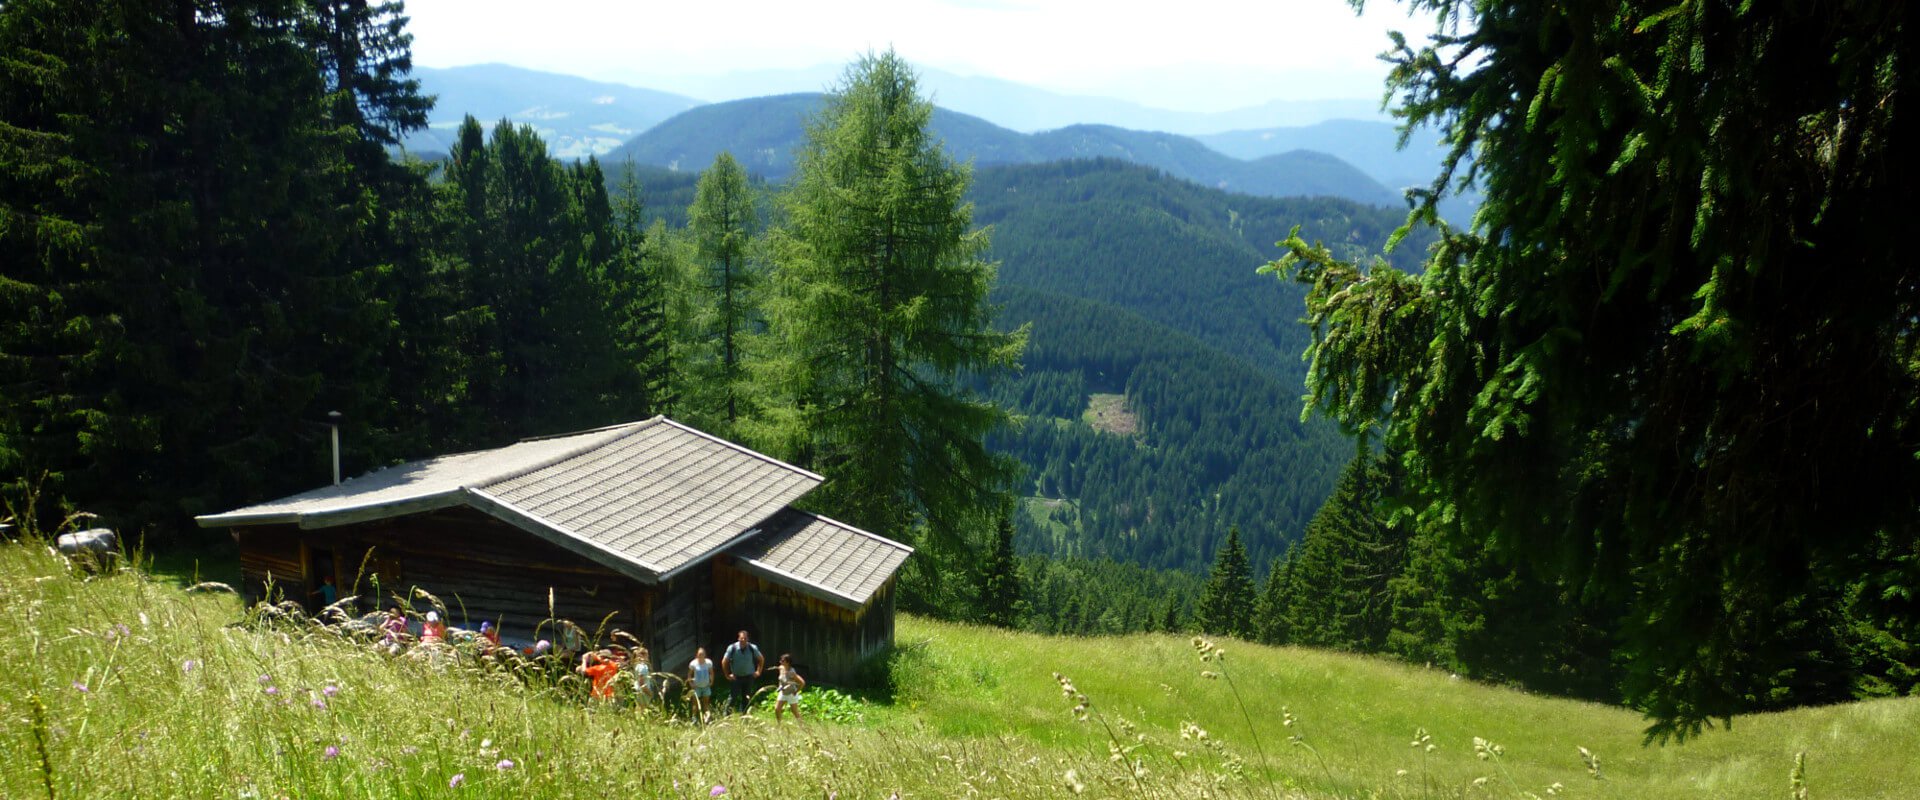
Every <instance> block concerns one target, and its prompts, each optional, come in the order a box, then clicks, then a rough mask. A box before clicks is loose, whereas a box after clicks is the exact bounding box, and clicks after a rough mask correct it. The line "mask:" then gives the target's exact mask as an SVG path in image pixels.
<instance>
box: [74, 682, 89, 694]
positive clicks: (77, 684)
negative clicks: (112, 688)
mask: <svg viewBox="0 0 1920 800" xmlns="http://www.w3.org/2000/svg"><path fill="white" fill-rule="evenodd" d="M73 688H75V689H79V690H80V691H83V692H84V691H87V685H86V684H84V683H81V682H79V681H74V682H73Z"/></svg>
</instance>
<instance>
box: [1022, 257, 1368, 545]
mask: <svg viewBox="0 0 1920 800" xmlns="http://www.w3.org/2000/svg"><path fill="white" fill-rule="evenodd" d="M997 297H998V299H1001V300H1002V301H1003V303H1004V305H1003V306H1002V310H1001V314H1000V318H1001V320H1002V323H1001V324H1002V325H1004V326H1014V325H1019V324H1023V323H1031V324H1032V326H1033V329H1032V333H1031V338H1030V340H1029V341H1030V342H1031V343H1032V344H1031V346H1030V348H1029V350H1028V353H1027V355H1026V359H1025V360H1026V368H1025V371H1024V373H1023V375H1022V377H1021V379H1019V380H1017V381H998V382H995V383H993V384H992V385H991V387H990V396H991V397H993V398H995V399H996V400H998V401H999V402H1001V403H1004V404H1007V405H1008V406H1009V407H1011V408H1013V409H1014V410H1015V411H1016V412H1017V413H1019V414H1021V415H1024V416H1025V421H1024V423H1023V424H1021V425H1019V426H1017V427H1015V428H1012V429H1009V430H1006V431H1002V432H1000V433H997V434H995V435H994V436H993V438H992V440H991V443H992V445H993V447H994V448H995V449H996V450H999V451H1000V452H1004V453H1007V454H1009V455H1012V456H1014V457H1016V458H1019V459H1020V460H1021V462H1022V463H1024V464H1026V466H1027V479H1028V481H1029V488H1028V489H1027V490H1026V493H1027V494H1030V495H1036V496H1039V497H1045V498H1054V499H1056V500H1057V501H1059V502H1057V503H1056V506H1057V508H1058V510H1056V511H1054V512H1052V513H1050V514H1048V515H1045V516H1046V517H1047V519H1049V520H1050V521H1051V523H1053V524H1049V525H1045V526H1042V525H1038V524H1036V520H1034V519H1030V518H1027V517H1023V518H1022V520H1021V521H1020V523H1019V524H1020V533H1019V541H1020V546H1021V548H1022V549H1023V551H1028V552H1043V553H1051V554H1054V555H1062V556H1076V557H1081V558H1111V559H1115V560H1120V561H1128V562H1133V563H1137V564H1141V565H1143V566H1149V567H1154V568H1160V569H1182V570H1187V571H1189V572H1193V573H1196V574H1199V573H1200V572H1201V571H1203V570H1205V569H1206V568H1207V566H1208V565H1209V564H1210V563H1211V560H1212V553H1211V552H1210V551H1209V550H1208V542H1209V540H1211V539H1213V538H1214V537H1216V536H1218V535H1219V531H1221V530H1224V529H1226V528H1227V527H1228V526H1229V525H1236V524H1237V525H1239V526H1240V529H1241V534H1242V539H1243V543H1244V545H1245V546H1246V548H1247V550H1248V552H1249V553H1250V554H1251V557H1252V558H1254V559H1256V560H1258V561H1260V562H1263V563H1264V562H1265V561H1267V560H1269V559H1271V558H1273V557H1274V556H1276V555H1278V554H1279V553H1280V552H1281V550H1282V549H1284V547H1285V544H1286V540H1285V538H1284V537H1285V534H1286V533H1287V532H1289V531H1298V530H1301V529H1303V528H1305V527H1306V524H1307V520H1308V519H1310V518H1311V517H1312V516H1313V513H1314V510H1315V509H1316V508H1318V507H1319V505H1320V503H1321V500H1322V499H1324V498H1325V497H1326V494H1327V492H1328V491H1330V490H1331V489H1332V486H1333V479H1334V477H1335V476H1336V475H1337V474H1338V471H1339V469H1340V464H1341V463H1342V462H1343V461H1344V460H1345V459H1346V458H1347V457H1349V456H1350V455H1351V454H1352V452H1353V447H1352V445H1351V444H1350V443H1348V442H1346V441H1345V440H1343V439H1341V438H1340V436H1339V435H1338V434H1337V433H1336V432H1335V431H1334V430H1333V428H1332V426H1330V425H1327V424H1326V423H1324V422H1318V421H1316V422H1312V423H1302V422H1300V420H1298V419H1297V418H1294V417H1292V416H1285V415H1276V414H1272V413H1268V412H1267V411H1266V410H1265V409H1266V408H1270V406H1263V405H1262V404H1263V403H1288V402H1292V401H1293V399H1294V398H1295V397H1297V392H1296V391H1294V390H1292V389H1289V388H1288V387H1287V386H1286V385H1285V384H1283V383H1282V382H1281V381H1280V380H1278V379H1275V378H1273V377H1271V375H1269V374H1268V373H1266V372H1265V371H1263V370H1260V369H1256V368H1254V367H1251V366H1248V365H1246V364H1245V363H1244V362H1241V361H1239V360H1237V359H1234V358H1231V357H1228V356H1226V355H1225V354H1223V353H1220V352H1219V351H1217V350H1215V349H1213V348H1210V347H1207V346H1206V345H1205V344H1202V343H1200V342H1198V341H1196V340H1194V339H1193V338H1191V337H1188V336H1185V335H1182V334H1180V333H1177V332H1175V331H1172V330H1169V329H1168V328H1166V327H1165V326H1162V325H1158V324H1155V323H1153V322H1150V321H1148V320H1146V319H1143V318H1141V317H1140V316H1138V315H1136V314H1134V313H1131V312H1129V311H1125V310H1121V309H1118V308H1115V307H1113V306H1110V305H1106V304H1104V303H1096V302H1090V301H1086V300H1076V299H1073V298H1068V297H1062V296H1059V295H1055V294H1051V293H1045V292H1036V291H1031V290H1027V289H1022V288H1018V287H1006V288H1003V289H1002V290H1001V291H1000V292H998V293H997ZM1075 387H1080V388H1077V389H1075ZM1068 389H1075V391H1074V394H1073V395H1072V396H1071V397H1069V396H1067V395H1066V390H1068ZM1088 392H1107V393H1114V394H1125V395H1126V398H1127V401H1126V405H1127V407H1128V408H1129V409H1130V410H1131V411H1132V412H1133V413H1135V414H1136V415H1138V417H1139V422H1140V430H1139V432H1138V433H1137V434H1135V435H1131V436H1127V435H1117V434H1113V433H1106V432H1102V431H1097V430H1095V429H1093V428H1091V427H1089V426H1087V425H1086V424H1085V423H1084V422H1081V421H1080V417H1081V414H1082V412H1084V411H1085V410H1086V408H1087V402H1088V400H1087V393H1088Z"/></svg>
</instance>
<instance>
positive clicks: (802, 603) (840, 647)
mask: <svg viewBox="0 0 1920 800" xmlns="http://www.w3.org/2000/svg"><path fill="white" fill-rule="evenodd" d="M713 596H714V636H715V637H716V638H715V639H713V640H711V641H709V642H708V644H707V652H708V654H709V655H713V656H716V658H715V660H716V661H718V660H719V659H718V658H717V656H718V654H719V653H722V652H725V650H726V645H727V644H729V643H731V642H732V641H733V639H734V635H735V633H736V632H738V631H740V630H743V629H744V630H745V631H747V635H748V636H750V637H751V638H752V639H753V641H754V643H755V644H758V645H760V652H761V653H762V654H763V655H765V656H766V657H767V668H768V669H769V670H771V669H772V668H773V665H774V664H776V663H778V662H779V659H780V654H781V653H791V654H792V655H793V660H794V666H795V668H797V669H799V670H800V674H801V675H803V676H806V678H807V680H809V681H818V682H821V683H830V684H832V683H838V684H846V683H851V682H853V681H854V680H855V679H856V678H857V677H858V674H859V668H860V666H861V665H862V663H863V662H865V661H866V660H867V659H868V658H870V657H872V656H875V655H878V654H880V653H882V652H884V651H886V650H887V649H888V648H889V647H891V646H892V645H893V581H891V580H889V581H888V582H887V583H886V585H885V586H882V587H881V589H880V591H879V592H877V593H875V594H874V597H873V599H872V600H871V601H869V602H868V603H867V605H866V607H864V608H862V609H860V610H859V611H858V612H855V611H850V610H848V609H847V608H845V607H843V606H839V605H835V604H833V603H829V602H826V601H824V600H821V599H819V598H817V597H813V596H811V595H807V594H802V593H800V592H798V591H795V590H793V589H789V588H787V587H786V586H783V585H781V584H777V583H774V582H772V581H769V580H766V579H764V578H761V577H760V576H758V575H754V574H752V573H749V572H745V571H743V570H741V569H739V568H738V567H737V566H735V565H734V563H733V559H732V557H730V556H721V557H720V558H717V559H714V568H713Z"/></svg>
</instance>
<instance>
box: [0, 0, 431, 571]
mask: <svg viewBox="0 0 1920 800" xmlns="http://www.w3.org/2000/svg"><path fill="white" fill-rule="evenodd" d="M395 12H396V9H393V8H389V7H374V8H371V9H360V10H356V11H355V13H353V14H337V15H332V16H327V17H325V18H324V19H323V18H322V17H320V16H317V13H316V11H315V9H314V8H312V7H310V6H308V5H305V4H298V3H291V2H224V3H214V4H205V3H202V4H179V3H176V4H170V5H169V4H160V5H155V4H138V3H107V4H97V5H92V6H87V7H82V8H61V7H60V4H42V3H8V4H7V5H5V6H4V7H0V39H3V40H4V42H5V47H4V51H5V52H6V53H7V56H6V60H5V65H6V66H5V67H4V68H5V69H6V70H7V71H8V72H9V73H10V74H9V75H8V76H7V80H6V81H5V85H6V86H7V88H6V89H5V90H3V91H4V92H5V100H4V101H0V102H4V104H5V107H4V109H0V114H4V115H5V116H4V120H0V126H4V127H3V128H0V129H3V130H4V131H5V132H6V134H5V135H6V136H7V137H8V139H9V140H10V141H9V142H8V146H7V147H6V148H5V149H4V150H0V158H4V159H5V160H6V163H4V164H0V174H5V175H7V176H9V177H8V178H6V179H4V181H5V182H4V183H3V184H0V192H3V193H4V197H0V203H3V204H4V206H5V208H6V209H7V210H6V212H5V218H4V221H0V240H4V244H0V247H3V248H4V249H5V253H4V255H3V256H0V263H4V264H5V265H6V266H5V270H6V271H5V281H4V285H5V286H6V287H7V291H6V302H7V304H8V306H9V307H8V309H7V311H8V314H7V317H8V320H9V321H8V322H6V323H4V325H5V326H6V331H7V332H6V333H5V334H0V335H3V336H4V340H0V353H5V354H6V356H5V359H4V360H5V361H6V363H7V365H8V366H7V368H6V369H5V373H6V374H5V377H4V378H0V383H4V384H5V385H6V386H7V391H6V395H7V401H6V402H5V406H6V408H5V410H4V414H5V417H6V418H5V420H4V421H0V436H5V437H6V438H7V440H8V441H7V443H6V444H5V445H0V473H3V474H5V476H6V478H7V479H8V480H14V479H17V478H20V477H21V476H23V475H31V474H34V473H37V472H41V471H46V472H49V473H52V474H53V475H54V476H55V479H54V480H55V482H54V484H53V485H54V486H55V487H56V489H57V491H58V492H59V493H60V494H62V495H64V496H66V497H68V498H71V499H74V500H80V501H84V502H85V503H86V505H87V506H89V507H90V508H91V509H92V510H96V511H99V512H102V513H103V514H106V515H107V520H108V522H109V523H110V524H114V525H117V526H121V527H123V528H125V529H127V530H138V529H141V528H143V527H148V526H151V527H152V528H153V529H154V530H155V532H156V533H160V532H164V531H168V530H177V529H178V528H179V527H181V526H182V523H183V522H184V518H185V516H186V515H188V514H191V513H194V512H198V511H206V510H211V509H214V508H217V507H220V506H224V505H227V504H230V503H235V502H238V501H240V500H242V499H249V498H258V497H261V496H271V495H274V494H279V493H283V492H285V491H288V490H290V489H292V488H295V487H306V486H311V485H313V484H315V483H318V482H321V481H322V480H324V478H325V476H326V474H327V472H326V466H325V464H326V453H325V448H324V446H323V442H324V435H325V427H324V426H322V425H320V424H318V423H319V421H320V420H321V419H323V415H324V414H325V412H326V411H328V410H332V409H338V410H341V411H344V412H346V413H347V415H348V418H349V419H355V420H379V419H383V418H385V417H386V415H387V413H388V408H387V407H386V405H385V403H384V398H385V396H386V391H385V386H386V384H387V382H388V380H389V376H388V375H387V374H386V369H385V366H384V365H383V364H382V362H381V358H380V354H381V353H382V351H383V349H384V348H383V345H384V343H385V342H386V341H387V339H388V337H387V333H388V328H387V326H388V313H389V312H388V306H387V299H386V298H383V297H382V296H381V295H380V293H379V290H380V288H381V273H382V270H383V269H384V266H383V264H382V263H381V261H382V259H379V258H377V257H376V256H375V254H374V253H373V251H374V250H375V249H377V248H379V247H380V246H381V245H382V243H383V242H385V241H387V240H389V238H390V237H391V235H392V234H391V233H390V231H391V230H392V229H394V228H396V227H397V226H396V225H394V223H393V222H392V220H391V219H390V217H389V216H388V212H389V211H390V210H391V208H390V207H389V206H390V204H393V203H398V202H403V201H402V200H400V199H399V198H404V197H405V189H404V184H405V183H406V182H408V181H409V180H410V176H409V174H408V173H407V172H406V171H404V170H398V169H396V168H391V167H390V166H388V165H385V164H384V159H385V155H384V153H383V152H381V151H379V149H378V148H377V147H375V148H372V149H369V148H368V147H366V146H365V143H366V141H367V139H368V138H369V137H374V136H377V135H380V133H379V132H380V131H387V132H392V131H396V130H399V129H402V128H404V127H405V126H407V125H409V124H413V122H414V120H415V119H417V117H416V115H415V113H414V110H415V109H417V108H418V106H419V103H420V102H421V101H420V100H419V98H418V97H417V95H414V94H413V93H412V90H411V88H410V87H408V86H406V85H405V84H404V82H401V83H399V84H380V83H379V82H377V81H371V82H370V81H367V80H362V79H361V78H360V77H356V76H360V75H377V74H380V73H381V72H382V71H383V70H386V69H387V68H388V67H389V66H390V65H393V64H394V63H395V60H396V59H397V58H398V57H399V56H398V55H397V53H396V52H395V50H394V48H393V47H390V46H389V45H391V44H393V42H392V41H391V40H388V39H383V38H382V37H383V36H384V35H385V34H383V33H382V31H387V30H389V28H388V26H389V24H390V23H391V21H392V18H393V15H394V13H395ZM323 22H324V23H325V24H322V23H323ZM347 39H354V40H357V41H360V42H362V46H361V47H360V48H359V50H358V55H357V57H356V59H357V67H342V66H341V64H340V62H339V59H337V58H333V59H331V60H330V59H329V56H331V55H334V54H336V52H337V48H338V47H339V46H340V45H341V43H342V42H344V41H345V40H347ZM398 46H399V47H404V43H400V44H399V45H398ZM330 48H332V49H330ZM343 80H344V81H345V82H344V84H342V83H341V82H342V81H343ZM348 98H351V102H348ZM370 120H378V122H377V123H375V122H370ZM46 212H52V213H51V214H48V213H46ZM15 320H18V321H20V322H15ZM381 440H382V437H380V436H377V435H374V436H367V437H364V438H362V439H360V440H359V442H360V444H361V445H362V447H363V449H362V450H361V451H360V452H361V453H365V454H367V455H373V456H376V457H377V454H378V453H379V451H380V449H381V447H382V443H381ZM362 463H364V462H362ZM266 464H273V465H274V467H275V468H274V469H261V468H258V465H266ZM241 465H245V466H241Z"/></svg>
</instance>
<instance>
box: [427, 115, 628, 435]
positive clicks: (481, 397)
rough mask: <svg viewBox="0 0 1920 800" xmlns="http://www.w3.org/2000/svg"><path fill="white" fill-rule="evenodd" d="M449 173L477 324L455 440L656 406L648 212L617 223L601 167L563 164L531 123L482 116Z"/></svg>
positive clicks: (467, 346) (457, 250)
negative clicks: (644, 228)
mask: <svg viewBox="0 0 1920 800" xmlns="http://www.w3.org/2000/svg"><path fill="white" fill-rule="evenodd" d="M445 175H446V181H445V182H444V183H443V184H442V186H441V187H440V195H441V198H440V208H441V214H442V218H443V220H444V222H443V224H444V225H445V226H446V227H447V228H448V230H449V234H450V235H449V243H450V244H451V250H452V254H453V256H454V258H455V259H456V260H457V262H458V263H457V268H456V272H457V274H458V276H459V280H460V282H461V288H462V298H463V305H464V306H465V308H467V309H470V311H469V312H468V313H467V317H468V318H469V319H470V320H471V322H470V323H469V324H467V325H466V326H465V327H464V328H463V331H462V334H463V336H462V347H461V356H462V357H463V358H464V359H465V369H464V370H463V373H464V374H465V376H466V385H465V387H464V388H465V396H464V397H463V398H462V400H463V404H464V405H465V407H466V408H467V410H468V412H469V413H468V414H467V415H466V416H467V418H468V419H469V420H471V421H472V425H471V427H468V428H467V429H465V430H462V431H460V432H459V435H458V438H457V439H456V441H460V442H462V443H467V444H473V445H480V444H488V443H493V444H497V443H499V442H503V441H511V440H512V439H513V438H515V437H518V436H521V435H525V434H526V433H528V432H530V431H534V432H555V431H564V430H577V429H581V428H588V427H593V426H596V425H604V424H608V423H612V422H619V421H623V420H629V419H635V418H639V417H643V416H645V415H646V414H647V413H649V412H650V411H651V409H652V406H653V402H652V399H651V398H649V397H648V396H647V395H646V392H645V386H646V385H647V384H648V383H649V380H650V378H649V375H648V371H649V370H648V367H647V365H646V361H645V354H644V353H643V352H641V349H640V348H639V346H638V345H636V344H635V341H636V340H645V339H646V338H647V337H649V336H650V335H652V336H656V338H657V335H655V334H651V333H650V328H649V327H648V326H649V325H651V324H653V323H651V322H650V321H649V314H651V313H653V312H651V311H649V310H647V309H646V308H645V307H644V306H641V307H635V306H634V302H635V296H634V295H633V294H632V293H633V292H634V290H635V289H639V290H641V291H643V292H644V291H645V290H646V289H647V287H646V285H645V283H646V280H645V276H644V275H643V274H642V272H641V271H640V270H641V268H640V266H639V265H638V264H637V263H636V261H635V256H634V249H635V248H636V247H639V246H641V245H642V244H643V243H642V242H640V241H639V240H637V239H636V237H637V236H638V234H637V233H636V232H635V231H634V230H633V229H632V226H633V225H635V224H636V223H637V220H638V218H639V214H638V213H637V212H636V211H635V210H634V209H631V208H627V209H623V211H622V213H621V223H622V229H616V227H615V224H614V223H615V210H614V204H613V201H612V199H611V198H610V197H609V196H608V194H607V189H606V178H605V176H604V175H603V174H602V173H601V171H600V167H599V164H598V163H597V162H596V161H594V160H591V159H590V160H588V161H587V162H586V163H584V164H573V165H562V164H561V163H560V162H558V161H555V160H554V159H552V158H551V157H549V156H548V155H547V149H546V144H545V143H544V142H542V141H541V140H540V137H539V136H538V135H536V134H535V133H534V132H533V129H532V128H528V127H524V126H522V127H515V126H513V125H510V124H508V123H506V122H502V123H500V124H499V125H497V126H495V128H494V130H493V133H492V135H491V136H490V137H483V135H482V133H481V128H480V124H479V123H478V122H477V121H475V120H474V119H472V118H471V117H469V118H468V119H467V120H466V122H465V123H464V124H463V125H462V126H461V131H460V136H459V140H458V141H457V142H456V144H455V146H454V149H453V152H452V153H451V154H450V155H449V156H448V161H447V165H446V168H445ZM622 202H627V201H626V200H624V199H623V201H622ZM610 267H611V268H613V269H615V270H618V271H617V272H616V271H610V270H609V268H610ZM616 279H618V280H619V281H621V282H622V283H624V284H626V285H619V284H616V283H615V282H614V281H615V280H616ZM636 280H638V281H639V282H640V284H641V285H638V286H636V285H634V282H635V281H636Z"/></svg>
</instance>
